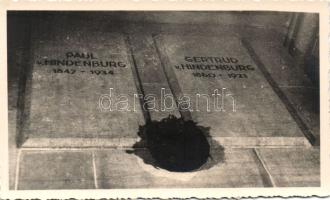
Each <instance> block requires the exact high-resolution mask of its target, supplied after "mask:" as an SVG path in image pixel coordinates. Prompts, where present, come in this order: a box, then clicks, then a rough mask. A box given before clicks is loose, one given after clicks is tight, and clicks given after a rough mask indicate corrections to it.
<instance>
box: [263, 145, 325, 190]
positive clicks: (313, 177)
mask: <svg viewBox="0 0 330 200" xmlns="http://www.w3.org/2000/svg"><path fill="white" fill-rule="evenodd" d="M257 151H258V152H259V155H260V158H261V160H263V161H264V163H265V167H266V168H267V170H268V171H269V173H270V175H271V176H272V178H273V180H274V186H277V187H305V186H309V187H318V186H320V149H317V148H313V149H300V148H295V149H258V150H257Z"/></svg>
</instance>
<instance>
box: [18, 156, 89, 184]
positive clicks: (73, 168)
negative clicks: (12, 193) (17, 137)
mask: <svg viewBox="0 0 330 200" xmlns="http://www.w3.org/2000/svg"><path fill="white" fill-rule="evenodd" d="M19 161H20V163H19V165H20V166H19V174H18V175H17V176H18V178H17V180H16V181H17V183H16V184H17V189H19V190H38V189H39V190H42V189H91V188H95V183H94V174H93V158H92V153H91V152H81V151H24V150H23V151H22V154H21V158H20V160H19Z"/></svg>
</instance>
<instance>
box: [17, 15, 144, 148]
mask: <svg viewBox="0 0 330 200" xmlns="http://www.w3.org/2000/svg"><path fill="white" fill-rule="evenodd" d="M63 20H65V19H63ZM71 22H72V21H71ZM88 24H90V26H84V23H83V22H81V21H80V22H79V21H76V23H73V24H72V23H65V25H61V26H59V25H60V20H56V21H55V22H53V23H51V24H50V25H48V26H46V25H44V26H41V27H38V28H36V30H35V31H32V36H31V38H32V39H31V45H32V47H31V53H30V54H31V60H30V62H31V63H30V64H31V65H32V69H31V70H30V71H31V73H30V74H29V77H28V82H27V86H26V98H25V107H26V109H25V114H26V116H27V117H26V119H25V121H24V136H27V137H28V139H27V141H26V142H25V143H24V144H23V145H25V146H47V145H48V146H56V145H59V146H61V143H63V142H65V141H70V138H71V141H72V143H71V144H70V142H67V144H68V146H70V145H73V146H74V145H75V141H79V142H76V143H77V145H78V146H80V145H88V146H89V145H91V146H98V144H97V143H98V141H100V140H101V142H102V144H103V145H104V143H106V142H105V141H107V140H109V141H111V140H112V139H116V140H118V139H120V140H122V141H121V142H122V143H125V141H124V140H125V138H127V139H128V140H132V138H133V140H134V139H137V134H136V133H137V131H138V126H139V125H142V124H144V117H143V114H142V111H141V105H140V103H139V99H138V97H137V96H135V95H136V94H139V92H138V90H137V87H136V83H135V78H134V73H133V70H134V66H133V65H132V62H131V55H130V53H129V48H128V45H127V44H126V36H125V35H123V34H121V33H114V32H113V31H112V29H111V28H109V27H105V26H103V27H102V26H97V25H94V26H92V24H93V23H88ZM58 27H61V28H58ZM63 138H64V139H63ZM72 138H73V139H72ZM76 139H77V140H76ZM93 141H94V142H93ZM133 143H134V142H133ZM114 145H116V144H114ZM62 146H63V145H62ZM64 146H65V145H64Z"/></svg>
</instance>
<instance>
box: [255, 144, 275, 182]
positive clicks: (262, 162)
mask: <svg viewBox="0 0 330 200" xmlns="http://www.w3.org/2000/svg"><path fill="white" fill-rule="evenodd" d="M253 152H254V154H255V155H256V157H257V159H258V160H259V162H260V164H261V165H262V167H263V169H264V170H265V172H266V174H267V176H268V179H269V181H270V183H271V184H272V186H273V187H277V186H276V183H275V180H274V179H273V177H272V175H271V174H270V171H269V170H268V168H267V166H266V164H265V162H264V160H263V159H262V158H261V156H260V154H259V152H258V150H257V149H255V148H253Z"/></svg>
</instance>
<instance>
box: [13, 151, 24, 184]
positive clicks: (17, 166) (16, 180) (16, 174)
mask: <svg viewBox="0 0 330 200" xmlns="http://www.w3.org/2000/svg"><path fill="white" fill-rule="evenodd" d="M21 151H22V150H21V149H18V153H17V158H16V171H15V187H14V189H15V190H17V189H18V181H19V166H20V160H21Z"/></svg>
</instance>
